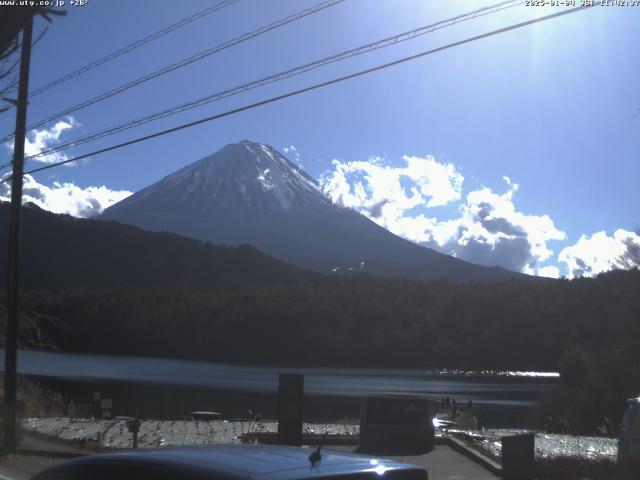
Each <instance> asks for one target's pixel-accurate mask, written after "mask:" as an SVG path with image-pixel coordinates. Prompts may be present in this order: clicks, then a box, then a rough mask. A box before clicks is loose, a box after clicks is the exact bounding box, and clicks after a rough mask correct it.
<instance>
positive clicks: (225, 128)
mask: <svg viewBox="0 0 640 480" xmlns="http://www.w3.org/2000/svg"><path fill="white" fill-rule="evenodd" d="M318 1H319V0H318ZM213 3H214V2H213V1H200V0H189V1H186V2H157V1H144V0H140V1H136V2H131V1H124V0H109V1H104V0H103V1H98V0H89V2H88V4H87V5H86V6H84V7H72V6H67V7H64V8H65V9H66V10H67V12H68V15H67V17H64V18H59V17H56V18H55V20H54V22H53V24H52V25H51V26H50V27H49V31H48V32H47V34H46V36H45V37H44V38H43V40H42V41H41V42H40V43H39V44H38V45H36V46H35V48H34V52H33V57H32V70H31V86H32V90H33V89H35V88H37V87H39V86H42V85H43V84H45V83H47V82H48V81H50V80H52V79H55V78H57V77H59V76H61V75H64V74H66V73H68V72H70V71H72V70H74V69H75V68H78V67H81V66H83V65H84V64H86V63H88V62H90V61H92V60H95V59H97V58H99V57H101V56H103V55H105V54H108V53H110V52H111V51H113V50H115V49H117V48H120V47H122V46H125V45H127V44H129V43H131V42H134V41H136V40H138V39H140V38H142V37H144V36H145V35H147V34H149V33H151V32H154V31H156V30H158V29H160V28H162V27H165V26H167V25H169V24H171V23H174V22H175V21H177V20H179V19H181V18H184V17H187V16H189V15H191V14H193V13H195V12H198V11H200V10H202V9H204V8H206V7H207V6H209V5H212V4H213ZM316 3H317V1H315V2H314V1H306V0H240V1H238V2H237V3H235V4H233V5H231V6H229V7H227V8H224V9H222V10H220V11H219V12H216V13H214V14H212V15H209V16H207V17H205V18H203V19H201V20H198V21H196V22H194V23H192V24H191V25H189V26H187V27H185V28H183V29H180V30H178V31H176V32H173V33H171V34H169V35H167V36H165V37H163V38H161V39H159V40H157V41H154V42H151V43H149V44H147V45H145V46H143V47H141V48H139V49H137V50H135V51H134V52H132V53H130V54H127V55H124V56H122V57H120V58H119V59H117V60H115V61H113V62H110V63H108V64H105V65H103V66H101V67H98V68H96V69H94V70H92V71H91V72H88V73H87V74H85V75H82V76H80V77H78V78H76V79H74V80H71V81H69V82H67V83H65V84H63V85H61V86H59V87H57V88H55V89H52V90H50V91H49V92H46V93H44V94H42V95H40V96H37V97H34V98H33V99H32V100H31V104H30V108H29V114H28V118H29V123H32V122H35V121H38V120H41V119H42V118H46V117H48V116H49V115H51V114H53V113H56V112H58V111H60V110H62V109H64V108H66V107H67V106H69V105H73V104H76V103H78V102H80V101H83V100H85V99H87V98H90V97H92V96H95V95H98V94H100V93H103V92H104V91H106V90H108V89H110V88H113V87H115V86H117V85H120V84H121V83H124V82H127V81H129V80H133V79H135V78H137V77H139V76H141V75H144V74H146V73H148V72H150V71H153V70H156V69H159V68H162V67H164V66H166V65H168V64H170V63H173V62H175V61H178V60H181V59H183V58H185V57H188V56H190V55H192V54H194V53H196V52H199V51H201V50H204V49H205V48H209V47H211V46H214V45H216V44H218V43H221V42H224V41H227V40H229V39H231V38H233V37H236V36H238V35H241V34H243V33H245V32H248V31H251V30H254V29H256V28H258V27H261V26H263V25H266V24H268V23H271V22H273V21H275V20H278V19H280V18H282V17H285V16H287V15H289V14H292V13H295V12H298V11H300V10H303V9H304V8H307V7H310V6H313V5H315V4H316ZM577 3H578V4H579V3H580V2H579V1H578V2H577ZM486 5H490V3H489V2H480V1H462V0H460V1H450V2H440V1H425V0H394V1H383V0H346V1H345V2H343V3H340V4H338V5H336V6H333V7H331V8H328V9H326V10H324V11H322V12H319V13H317V14H314V15H311V16H309V17H307V18H304V19H302V20H299V21H297V22H294V23H292V24H289V25H287V26H284V27H282V28H279V29H277V30H274V31H272V32H269V33H267V34H265V35H263V36H261V37H259V38H256V39H253V40H249V41H247V42H245V43H243V44H241V45H238V46H235V47H233V48H230V49H228V50H225V51H223V52H219V53H217V54H215V55H212V56H211V57H209V58H207V59H204V60H202V61H200V62H197V63H195V64H193V65H190V66H188V67H185V68H182V69H180V70H178V71H176V72H173V73H171V74H169V75H166V76H164V77H161V78H158V79H155V80H152V81H150V82H147V83H145V84H144V85H143V86H139V87H136V88H133V89H131V90H129V91H127V92H125V93H123V94H121V95H118V96H116V97H113V98H112V99H109V100H107V101H105V102H101V103H99V104H96V105H93V106H91V107H88V108H86V109H83V110H80V111H78V112H75V113H73V114H72V117H73V118H72V119H70V118H65V119H62V120H64V122H66V123H65V124H61V123H58V128H57V130H56V128H55V127H56V122H53V123H51V124H49V125H48V126H46V127H43V128H42V129H41V130H40V136H39V137H38V138H36V137H35V132H34V133H32V135H31V141H32V143H33V144H34V145H33V148H36V147H37V146H39V145H55V144H56V142H59V141H64V140H66V139H71V138H73V137H75V136H78V135H82V134H86V133H91V132H94V131H97V130H100V129H102V128H105V127H109V126H112V125H114V124H117V123H120V122H122V121H126V120H129V119H133V118H136V117H139V116H141V115H144V114H147V113H152V112H155V111H157V110H160V109H162V108H165V107H170V106H173V105H176V104H179V103H182V102H186V101H189V100H191V99H194V98H198V97H200V96H203V95H206V94H209V93H213V92H216V91H219V90H223V89H225V88H229V87H233V86H235V85H238V84H241V83H245V82H248V81H251V80H254V79H257V78H260V77H263V76H266V75H269V74H272V73H277V72H279V71H281V70H285V69H287V68H291V67H294V66H297V65H299V64H302V63H306V62H309V61H312V60H315V59H317V58H321V57H324V56H328V55H331V54H335V53H338V52H340V51H343V50H346V49H348V48H353V47H357V46H359V45H361V44H365V43H367V42H371V41H374V40H378V39H380V38H383V37H385V36H388V35H393V34H396V33H400V32H403V31H407V30H411V29H414V28H417V27H420V26H423V25H428V24H431V23H434V22H436V21H439V20H444V19H447V18H449V17H452V16H455V15H458V14H460V13H465V12H468V11H472V10H475V9H477V8H480V7H483V6H486ZM554 11H557V10H556V9H552V8H533V7H526V6H518V7H515V8H510V9H507V10H504V11H502V12H499V13H496V14H491V15H487V16H484V17H480V18H477V19H474V20H472V21H468V22H463V23H461V24H458V25H455V26H452V27H448V28H444V29H441V30H439V31H437V32H434V33H431V34H428V35H424V36H422V37H419V38H416V39H414V40H411V41H408V42H404V43H401V44H398V45H395V46H392V47H389V48H386V49H383V50H379V51H377V52H373V53H369V54H366V55H363V56H360V57H357V58H354V59H350V60H347V61H344V62H340V63H338V64H335V65H332V66H329V67H325V68H322V69H319V70H316V71H313V72H309V73H306V74H303V75H300V76H298V77H295V78H292V79H288V80H285V81H282V82H278V83H276V84H273V85H270V86H267V87H263V88H259V89H256V90H253V91H251V92H246V93H243V94H241V95H237V96H234V97H231V98H229V99H225V100H222V101H219V102H216V103H213V104H210V105H207V106H204V107H201V108H198V109H194V110H192V111H190V112H185V113H182V114H179V115H175V116H172V117H169V118H166V119H163V120H160V121H157V122H153V123H151V124H148V125H146V126H144V127H141V128H137V129H134V130H131V131H129V132H127V133H125V134H121V135H118V136H114V137H110V138H108V139H104V140H102V141H98V142H95V143H92V144H89V145H85V146H82V147H78V148H76V149H74V150H72V151H71V152H70V153H69V155H72V154H83V153H87V152H90V151H92V150H95V149H97V148H100V147H103V146H107V145H110V144H112V143H114V142H116V141H123V140H126V139H129V138H134V137H137V136H140V135H143V134H145V133H150V132H152V131H155V130H158V129H161V128H168V127H171V126H174V125H176V124H178V123H182V122H186V121H189V120H194V119H197V118H200V117H203V116H207V115H211V114H214V113H217V112H222V111H224V110H227V109H230V108H234V107H237V106H240V105H244V104H246V103H251V102H253V101H256V100H261V99H264V98H267V97H269V96H272V95H276V94H281V93H284V92H287V91H289V90H293V89H296V88H300V87H303V86H306V85H309V84H312V83H315V82H319V81H322V80H327V79H330V78H333V77H335V76H339V75H343V74H346V73H350V72H353V71H356V70H359V69H362V68H366V67H369V66H373V65H377V64H380V63H384V62H386V61H390V60H393V59H396V58H399V57H401V56H405V55H410V54H413V53H417V52H419V51H422V50H426V49H430V48H434V47H437V46H440V45H444V44H446V43H450V42H453V41H457V40H460V39H463V38H465V37H468V36H472V35H477V34H479V33H483V32H486V31H489V30H492V29H495V28H499V27H503V26H506V25H508V24H512V23H516V22H518V21H522V20H525V19H529V18H534V17H537V16H542V15H545V14H548V13H551V12H554ZM638 25H640V7H594V8H592V9H589V10H586V11H582V12H578V13H575V14H571V15H567V16H564V17H561V18H557V19H553V20H550V21H548V22H544V23H542V24H537V25H534V26H530V27H525V28H524V29H520V30H516V31H511V32H507V33H505V34H501V35H498V36H495V37H491V38H487V39H483V40H480V41H477V42H474V43H472V44H468V45H464V46H461V47H457V48H455V49H451V50H447V51H444V52H440V53H437V54H434V55H430V56H428V57H425V58H422V59H419V60H416V61H413V62H410V63H406V64H403V65H399V66H397V67H393V68H391V69H387V70H385V71H382V72H377V73H374V74H371V75H368V76H366V77H363V78H358V79H355V80H350V81H348V82H345V83H342V84H339V85H334V86H330V87H328V88H325V89H322V90H319V91H315V92H312V93H309V94H305V95H303V96H300V97H296V98H290V99H287V100H284V101H282V102H279V103H276V104H272V105H268V106H265V107H262V108H260V109H256V110H252V111H248V112H244V113H241V114H238V115H235V116H233V117H228V118H226V119H223V120H220V121H217V122H213V123H210V124H206V125H203V126H199V127H196V128H193V129H189V130H187V131H183V132H180V133H177V134H173V135H170V136H166V137H163V138H160V139H156V140H153V141H149V142H145V143H143V144H139V145H135V146H132V147H129V148H126V149H122V150H119V151H116V152H112V153H107V154H104V155H100V156H95V157H92V158H90V159H89V160H88V161H83V162H78V164H76V165H73V166H67V167H58V168H56V169H52V170H48V171H46V172H43V173H41V174H37V175H36V176H35V178H33V179H28V180H27V184H28V185H27V186H28V187H29V188H30V189H31V190H29V189H28V190H27V193H29V192H32V193H33V192H37V193H34V198H35V197H38V196H39V197H38V198H40V199H42V203H44V204H45V206H48V207H49V208H51V209H52V210H55V211H68V212H69V213H73V214H77V215H84V216H86V215H88V214H90V213H91V212H94V211H96V209H98V210H99V208H103V207H105V206H108V204H110V203H112V202H113V201H116V200H118V199H120V198H122V197H123V196H124V195H126V193H123V192H133V191H136V190H139V189H140V188H142V187H144V186H146V185H148V184H150V183H152V182H154V181H156V180H158V179H160V178H162V177H163V176H165V175H166V174H168V173H170V172H172V171H174V170H176V169H177V168H180V167H182V166H184V165H186V164H188V163H191V162H193V161H195V160H197V159H199V158H201V157H203V156H206V155H208V154H210V153H212V152H214V151H216V150H217V149H219V148H221V147H222V146H224V145H225V144H227V143H231V142H236V141H238V140H240V139H245V138H246V139H250V140H253V141H256V142H262V143H267V144H270V145H273V146H274V147H276V148H278V149H280V150H282V151H284V149H285V148H286V150H287V152H286V154H287V155H288V156H289V157H290V158H291V159H292V160H296V161H299V163H300V164H301V165H302V167H303V168H305V169H306V170H307V171H308V172H309V173H310V174H311V175H312V176H314V177H316V178H318V179H320V180H322V182H323V185H324V187H325V188H326V189H327V192H328V194H329V195H330V196H331V197H332V198H333V199H334V200H335V201H337V202H341V203H343V204H345V205H347V206H350V207H352V208H355V209H357V210H360V211H362V212H363V213H365V214H368V215H370V216H371V217H372V219H373V220H374V221H377V222H378V223H380V224H381V225H383V226H385V227H387V228H390V229H391V230H392V231H395V233H398V234H401V235H403V236H405V237H407V238H409V239H411V240H413V241H417V242H419V243H423V244H424V245H427V246H430V247H432V248H436V249H439V250H441V251H444V252H446V253H452V254H455V255H457V256H459V257H461V258H465V259H467V260H470V261H474V262H477V263H484V264H500V265H503V266H505V267H507V268H512V269H516V270H522V271H527V272H529V273H538V274H546V275H558V274H562V275H568V276H571V275H574V274H575V275H579V274H583V273H584V274H593V273H597V272H599V271H603V270H606V269H607V268H610V266H611V263H612V261H613V259H614V258H615V257H616V256H617V255H618V254H619V253H620V248H622V247H621V245H622V243H621V242H622V241H623V240H624V239H626V238H635V239H636V240H640V239H638V237H632V236H631V233H630V231H631V230H633V229H634V227H635V226H637V225H638V224H639V223H640V218H639V217H640V214H639V212H638V210H637V205H638V204H639V203H640V202H639V200H640V198H639V197H640V193H639V191H638V188H637V181H638V180H637V179H638V177H639V173H640V162H638V160H639V159H640V140H639V138H640V135H638V133H639V130H640V115H639V112H640V93H639V91H638V88H637V85H638V78H639V73H640V62H639V60H640V44H639V43H638V42H637V33H638ZM44 26H45V22H44V21H43V20H41V19H40V20H38V21H37V24H36V28H35V30H36V32H39V31H40V30H41V29H42V28H43V27H44ZM13 124H14V117H13V112H8V113H5V114H2V115H1V116H0V133H1V134H2V135H4V134H7V133H10V132H11V131H12V128H13ZM291 146H293V147H294V149H292V148H291ZM0 155H2V157H0V163H5V162H6V161H7V160H8V159H9V149H7V148H4V149H2V152H1V153H0ZM412 158H415V160H411V159H412ZM40 165H42V163H36V162H31V163H30V165H29V166H33V167H36V166H40ZM394 182H397V183H398V185H400V187H401V188H394V185H395V183H394ZM5 188H6V187H5ZM416 191H417V192H418V193H419V195H416V194H415V192H416ZM412 192H414V193H412ZM2 194H3V193H2V191H0V196H1V195H2ZM5 195H6V192H5ZM69 199H71V200H69ZM69 202H72V203H73V205H70V203H69ZM87 202H89V203H87ZM374 207H376V208H374ZM377 207H379V208H377ZM378 210H380V211H378ZM372 212H373V213H372ZM616 232H617V233H616ZM563 252H565V253H564V255H562V253H563Z"/></svg>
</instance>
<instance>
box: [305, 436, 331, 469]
mask: <svg viewBox="0 0 640 480" xmlns="http://www.w3.org/2000/svg"><path fill="white" fill-rule="evenodd" d="M328 433H329V432H324V436H323V437H322V440H320V444H319V445H318V448H317V449H316V450H315V452H313V453H312V454H311V455H309V462H310V463H311V467H310V468H309V470H311V469H313V467H315V466H316V463H318V462H320V460H322V454H321V453H320V450H322V445H324V441H325V440H326V439H327V434H328Z"/></svg>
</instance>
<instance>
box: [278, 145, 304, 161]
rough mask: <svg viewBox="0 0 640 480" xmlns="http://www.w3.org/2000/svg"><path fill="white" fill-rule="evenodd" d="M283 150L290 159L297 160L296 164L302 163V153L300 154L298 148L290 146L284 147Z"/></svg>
mask: <svg viewBox="0 0 640 480" xmlns="http://www.w3.org/2000/svg"><path fill="white" fill-rule="evenodd" d="M282 150H283V151H284V153H286V154H288V155H289V156H290V157H293V160H295V161H296V163H300V152H298V149H297V148H296V147H294V146H293V145H289V146H288V147H284V148H283V149H282Z"/></svg>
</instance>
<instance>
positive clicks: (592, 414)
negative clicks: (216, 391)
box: [0, 204, 640, 431]
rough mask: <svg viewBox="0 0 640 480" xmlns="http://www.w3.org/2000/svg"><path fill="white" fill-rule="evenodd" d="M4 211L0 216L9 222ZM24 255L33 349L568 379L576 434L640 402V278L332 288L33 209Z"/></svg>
mask: <svg viewBox="0 0 640 480" xmlns="http://www.w3.org/2000/svg"><path fill="white" fill-rule="evenodd" d="M6 214H7V207H6V204H5V205H0V222H5V221H6ZM221 228H223V226H221ZM0 250H5V251H6V229H4V230H1V231H0ZM22 253H23V256H22V266H23V270H22V285H23V287H24V288H25V289H26V290H25V291H24V293H23V296H22V299H21V301H22V304H23V311H24V312H25V317H28V319H29V321H30V322H31V323H30V324H29V328H28V329H26V330H25V331H26V332H27V333H29V335H28V337H29V338H25V339H23V345H33V344H42V342H41V340H42V338H47V339H48V340H47V342H45V343H48V344H55V345H57V346H58V347H59V348H60V349H62V350H66V351H75V352H91V353H104V354H126V355H150V356H163V357H177V358H191V359H200V360H209V361H222V362H242V363H255V364H265V363H268V364H274V365H285V364H286V365H327V366H329V365H333V366H367V367H407V368H426V369H430V368H459V369H468V370H480V369H496V370H515V369H520V370H559V371H560V372H561V374H562V379H561V381H560V384H559V388H558V389H557V390H556V391H554V392H553V393H552V394H550V396H549V398H548V399H547V403H546V406H547V409H546V410H543V414H544V415H545V416H552V417H554V418H555V420H554V422H555V425H556V426H562V425H564V426H566V427H567V428H570V429H573V430H578V429H586V430H588V431H592V430H594V429H596V428H597V427H599V426H602V425H605V424H615V422H616V421H617V420H618V419H619V417H620V415H621V413H622V411H623V409H624V400H625V398H627V397H629V396H631V395H637V394H640V271H638V270H631V271H614V272H610V273H608V274H605V275H601V276H599V277H598V278H595V279H587V278H583V279H576V280H571V281H568V280H542V279H540V280H511V281H505V282H490V283H470V284H457V283H451V282H448V281H439V282H429V283H422V282H414V281H406V280H399V279H384V278H374V277H366V276H358V275H356V276H332V277H327V276H322V275H319V274H313V273H309V272H305V271H303V270H300V269H298V268H295V267H293V266H290V265H287V264H285V263H283V262H280V261H278V260H275V259H273V258H271V257H269V256H267V255H264V254H263V253H261V252H259V251H258V250H256V249H254V248H252V247H248V246H244V247H221V246H215V245H211V244H207V243H202V242H198V241H196V240H191V239H187V238H183V237H180V236H177V235H173V234H168V233H152V232H145V231H143V230H140V229H138V228H134V227H129V226H126V225H120V224H118V223H115V222H100V221H92V220H80V219H75V218H72V217H69V216H66V215H54V214H51V213H48V212H45V211H43V210H41V209H39V208H37V207H34V206H30V207H28V208H25V210H24V226H23V250H22ZM5 261H6V258H5V257H3V256H1V255H0V270H2V269H3V268H4V266H6V264H5V263H3V262H5ZM3 265H4V266H3ZM4 280H5V279H4V278H3V277H0V288H2V284H3V282H4ZM0 312H1V309H0ZM23 323H24V322H23ZM34 324H37V325H39V326H40V327H41V330H40V329H38V328H35V325H34ZM63 325H68V327H69V329H66V328H62V326H63ZM41 334H42V335H41ZM607 419H608V420H607ZM578 427H579V428H578Z"/></svg>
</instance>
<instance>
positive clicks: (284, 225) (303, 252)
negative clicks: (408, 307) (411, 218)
mask: <svg viewBox="0 0 640 480" xmlns="http://www.w3.org/2000/svg"><path fill="white" fill-rule="evenodd" d="M97 218H98V219H101V220H116V221H119V222H122V223H127V224H131V225H135V226H138V227H141V228H143V229H146V230H152V231H163V230H164V231H169V232H174V233H178V234H181V235H185V236H188V237H193V238H197V239H200V240H206V241H209V242H212V243H217V244H229V245H239V244H250V245H253V246H255V247H257V248H259V249H260V250H262V251H264V252H266V253H268V254H270V255H272V256H274V257H276V258H279V259H281V260H285V261H287V262H290V263H293V264H294V265H297V266H300V267H304V268H308V269H311V270H314V271H318V272H322V273H331V272H334V273H346V272H362V273H368V274H373V275H382V276H394V277H404V278H410V279H418V280H437V279H441V278H447V279H449V280H453V281H463V282H466V281H488V280H504V279H508V278H512V277H521V276H522V275H521V274H518V273H514V272H510V271H508V270H505V269H503V268H500V267H483V266H478V265H474V264H471V263H468V262H464V261H462V260H459V259H456V258H454V257H451V256H448V255H443V254H440V253H438V252H435V251H434V250H431V249H428V248H425V247H421V246H419V245H416V244H414V243H412V242H410V241H408V240H405V239H403V238H400V237H398V236H396V235H394V234H393V233H391V232H389V231H388V230H385V229H384V228H382V227H380V226H379V225H377V224H376V223H374V222H372V221H371V220H369V219H368V218H366V217H365V216H363V215H361V214H360V213H357V212H355V211H354V210H351V209H347V208H344V207H341V206H339V205H336V204H334V203H332V202H331V201H330V200H329V199H328V198H327V197H326V196H325V194H324V193H323V192H322V190H321V189H320V187H319V186H318V184H317V182H316V181H315V180H314V179H313V178H312V177H310V176H309V175H308V174H307V173H306V172H304V171H303V170H302V169H301V168H300V167H298V166H297V165H295V164H293V163H292V162H290V161H289V160H288V159H286V158H285V157H284V156H283V155H282V154H281V153H280V152H278V151H277V150H275V149H274V148H273V147H271V146H269V145H264V144H259V143H253V142H249V141H247V140H243V141H241V142H239V143H234V144H229V145H227V146H225V147H223V148H222V149H220V150H219V151H217V152H216V153H214V154H212V155H209V156H207V157H205V158H202V159H201V160H198V161H197V162H195V163H192V164H190V165H188V166H186V167H184V168H182V169H180V170H177V171H176V172H174V173H172V174H170V175H168V176H167V177H165V178H163V179H162V180H160V181H158V182H156V183H154V184H152V185H150V186H148V187H146V188H144V189H142V190H140V191H139V192H137V193H135V194H133V195H131V196H130V197H128V198H126V199H124V200H122V201H121V202H118V203H116V204H114V205H112V206H111V207H109V208H107V209H106V210H105V211H104V212H103V213H102V214H101V215H100V216H99V217H97Z"/></svg>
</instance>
